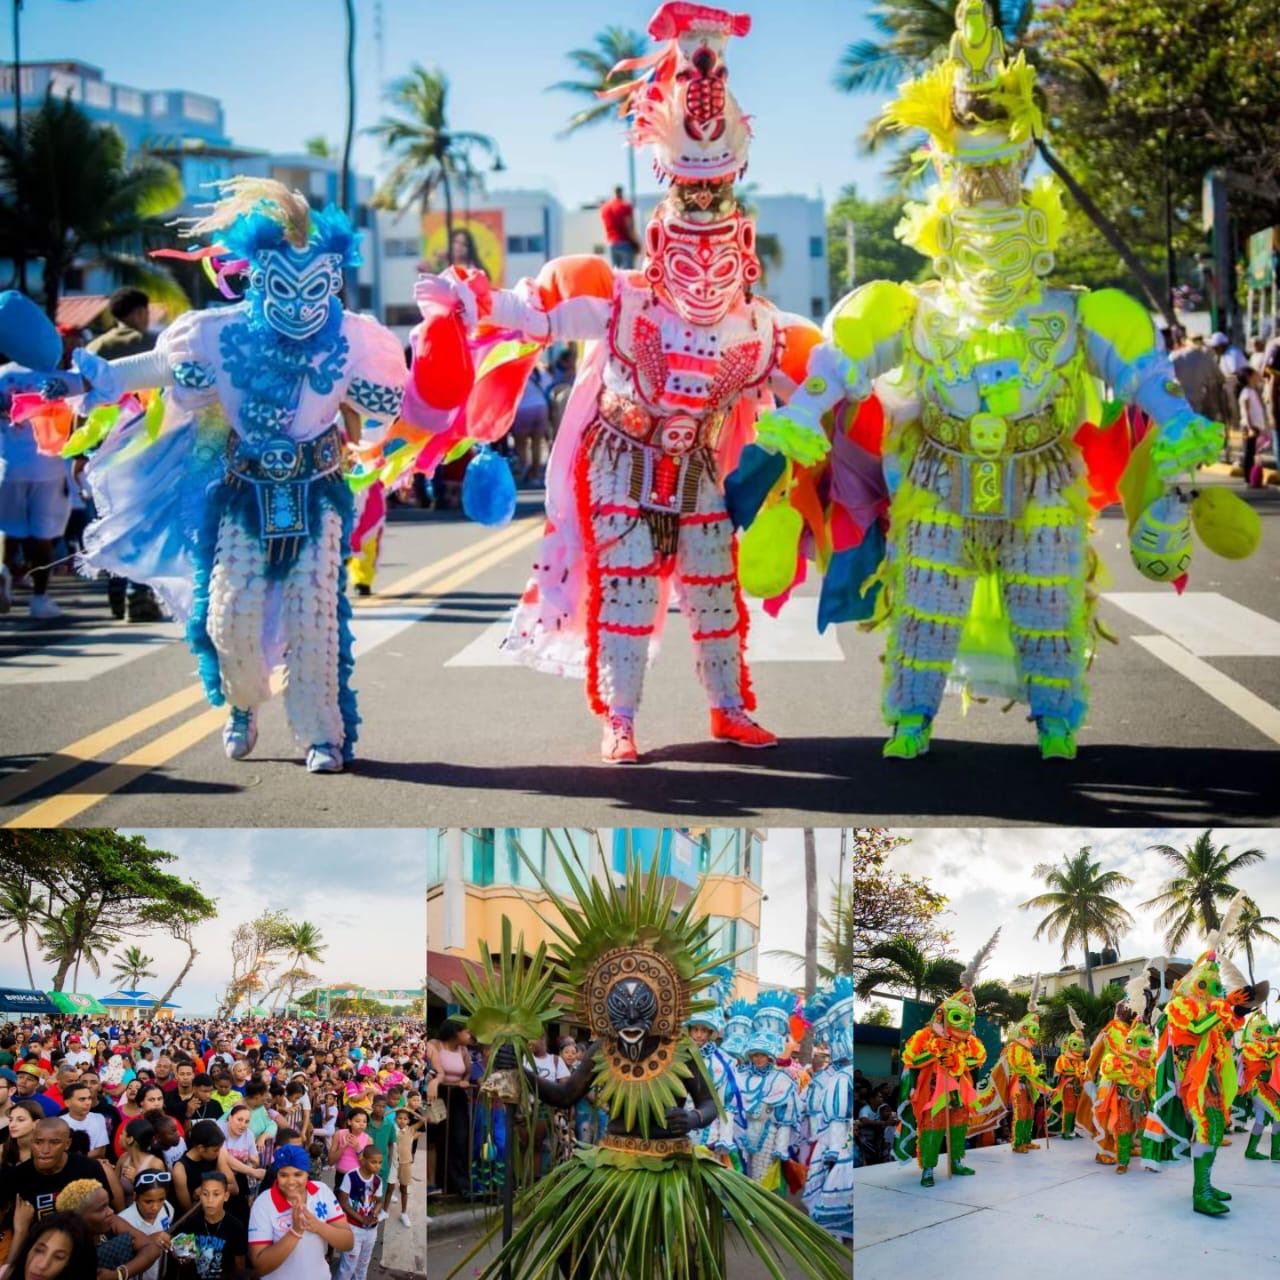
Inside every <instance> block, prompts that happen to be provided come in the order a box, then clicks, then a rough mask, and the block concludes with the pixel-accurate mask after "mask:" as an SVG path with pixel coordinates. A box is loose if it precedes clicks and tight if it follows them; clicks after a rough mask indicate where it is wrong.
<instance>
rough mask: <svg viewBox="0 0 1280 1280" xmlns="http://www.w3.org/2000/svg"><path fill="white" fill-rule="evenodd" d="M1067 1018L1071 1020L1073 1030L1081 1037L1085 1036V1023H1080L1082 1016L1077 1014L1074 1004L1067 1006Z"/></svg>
mask: <svg viewBox="0 0 1280 1280" xmlns="http://www.w3.org/2000/svg"><path fill="white" fill-rule="evenodd" d="M1067 1017H1068V1018H1070V1019H1071V1029H1072V1030H1073V1031H1074V1032H1075V1033H1076V1034H1077V1035H1080V1036H1083V1035H1084V1023H1083V1022H1081V1021H1080V1015H1079V1014H1078V1013H1077V1012H1076V1007H1075V1005H1073V1004H1069V1005H1067Z"/></svg>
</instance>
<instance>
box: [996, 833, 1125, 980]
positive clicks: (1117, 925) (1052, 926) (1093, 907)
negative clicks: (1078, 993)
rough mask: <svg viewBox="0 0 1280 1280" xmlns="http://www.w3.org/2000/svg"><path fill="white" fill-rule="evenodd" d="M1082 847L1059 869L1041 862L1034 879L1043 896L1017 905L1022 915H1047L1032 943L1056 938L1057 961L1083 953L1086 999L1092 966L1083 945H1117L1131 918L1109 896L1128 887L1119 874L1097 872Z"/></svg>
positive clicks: (1067, 857) (1064, 858)
mask: <svg viewBox="0 0 1280 1280" xmlns="http://www.w3.org/2000/svg"><path fill="white" fill-rule="evenodd" d="M1101 866H1102V864H1101V863H1100V862H1095V861H1094V860H1093V853H1092V851H1091V850H1090V849H1089V847H1088V846H1087V845H1086V846H1085V847H1084V848H1083V849H1081V850H1080V852H1079V853H1077V854H1074V855H1071V854H1064V855H1063V858H1062V861H1061V863H1059V864H1057V865H1056V866H1055V865H1054V864H1053V863H1049V862H1042V863H1040V864H1039V865H1038V866H1037V867H1036V868H1035V870H1034V874H1035V875H1036V876H1038V877H1039V878H1040V879H1041V880H1043V881H1044V883H1045V887H1046V888H1047V889H1048V892H1047V893H1039V894H1037V895H1036V896H1035V897H1034V898H1029V899H1028V900H1027V901H1026V902H1022V903H1019V904H1018V905H1019V906H1020V907H1021V908H1022V909H1023V910H1024V911H1048V913H1049V914H1048V915H1047V916H1045V918H1044V919H1043V920H1041V921H1040V924H1039V926H1038V927H1037V928H1036V931H1035V937H1036V938H1037V939H1039V937H1040V936H1041V934H1046V935H1047V936H1048V938H1049V940H1050V941H1051V942H1052V941H1053V940H1054V939H1055V938H1057V937H1058V935H1059V934H1061V935H1062V958H1063V960H1066V959H1067V957H1068V955H1069V954H1070V951H1071V948H1072V947H1075V946H1080V947H1082V948H1083V949H1084V974H1085V982H1086V984H1087V985H1088V988H1089V994H1090V995H1092V994H1093V965H1092V964H1091V963H1090V960H1089V939H1090V938H1097V939H1099V940H1100V941H1102V942H1108V943H1110V944H1111V945H1112V946H1118V945H1119V939H1120V933H1121V931H1122V930H1123V929H1125V928H1128V927H1130V926H1131V925H1132V924H1133V917H1132V916H1131V915H1130V914H1129V913H1128V912H1127V911H1126V910H1125V909H1124V908H1123V907H1122V906H1121V905H1120V904H1119V903H1118V902H1117V901H1116V900H1115V899H1114V898H1112V897H1111V896H1110V894H1112V893H1114V892H1115V890H1117V889H1127V888H1128V887H1129V886H1130V885H1131V884H1132V883H1133V881H1132V880H1130V879H1129V877H1128V876H1126V875H1123V874H1122V873H1121V872H1119V871H1102V870H1100V868H1101Z"/></svg>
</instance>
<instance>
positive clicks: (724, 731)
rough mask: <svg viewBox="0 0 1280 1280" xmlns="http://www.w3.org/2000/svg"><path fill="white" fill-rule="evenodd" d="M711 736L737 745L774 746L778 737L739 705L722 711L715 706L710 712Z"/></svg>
mask: <svg viewBox="0 0 1280 1280" xmlns="http://www.w3.org/2000/svg"><path fill="white" fill-rule="evenodd" d="M711 736H712V737H713V738H714V739H715V740H716V741H717V742H732V743H735V744H736V745H737V746H739V747H752V748H754V749H759V748H761V747H776V746H777V745H778V739H777V736H776V735H775V734H772V733H770V732H769V730H768V729H762V728H761V727H760V726H759V725H758V724H756V722H755V721H754V720H753V719H752V718H751V717H750V716H749V715H747V713H746V712H745V711H743V710H742V708H741V707H731V708H730V709H729V710H728V711H722V710H721V709H720V708H719V707H716V708H714V709H713V710H712V712H711Z"/></svg>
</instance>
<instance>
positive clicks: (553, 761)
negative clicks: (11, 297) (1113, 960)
mask: <svg viewBox="0 0 1280 1280" xmlns="http://www.w3.org/2000/svg"><path fill="white" fill-rule="evenodd" d="M1236 483H1237V486H1238V482H1236ZM528 497H529V500H528V501H527V502H525V503H524V504H523V505H522V508H521V511H520V512H519V513H518V515H517V520H516V522H515V523H514V524H513V525H511V526H509V527H508V528H507V529H504V530H498V531H492V530H487V529H483V528H480V527H478V526H476V525H472V524H468V523H466V522H465V521H463V520H462V519H460V518H459V517H456V516H453V515H450V514H437V513H413V514H414V515H416V516H418V518H417V519H410V520H405V521H397V522H396V523H393V525H392V526H391V527H390V528H389V530H388V534H387V538H386V543H385V551H384V559H383V564H382V567H381V570H380V575H379V580H378V592H377V594H376V595H375V596H374V597H373V598H372V599H371V600H369V601H362V602H360V604H359V606H358V608H357V643H358V652H359V654H360V657H359V661H358V665H357V671H356V683H357V686H358V688H359V692H360V700H361V706H360V709H361V714H362V716H363V717H364V725H363V727H362V730H361V738H360V744H359V751H360V759H359V761H358V762H357V764H356V766H355V767H354V768H353V769H352V770H351V771H350V772H348V773H347V774H345V775H342V776H339V777H314V776H310V775H308V774H307V773H306V772H305V770H304V769H303V768H302V765H301V761H300V757H299V754H298V752H297V751H296V750H295V748H294V746H293V744H292V741H291V739H290V736H289V734H288V731H287V728H286V726H285V722H284V715H283V710H282V708H281V706H280V703H279V700H278V699H276V700H274V701H273V702H272V704H270V705H269V706H268V707H267V708H265V710H264V713H263V715H262V724H261V738H260V741H259V745H258V748H257V750H256V752H255V753H254V756H253V758H252V759H250V760H249V761H247V762H243V763H233V762H231V761H228V760H226V759H225V758H224V756H223V754H222V748H221V742H220V739H219V735H218V730H219V729H220V727H221V724H222V720H223V715H222V713H221V712H219V711H212V710H210V709H209V708H207V707H206V705H205V704H204V702H203V699H202V698H201V696H200V692H199V689H198V687H197V686H196V685H195V683H194V664H193V662H192V660H191V658H190V656H189V655H188V653H187V651H186V648H185V646H184V645H183V644H182V643H181V642H180V640H179V639H178V635H177V627H176V626H174V625H172V624H170V625H167V626H165V625H161V626H147V625H138V624H135V625H132V626H130V625H125V624H113V623H111V622H110V620H109V617H108V614H107V608H106V600H105V592H104V590H103V588H102V586H101V585H100V584H98V583H86V582H83V581H81V580H78V579H75V578H71V577H61V578H58V579H56V582H55V588H54V589H55V593H56V598H57V599H58V600H59V601H60V602H61V603H62V604H63V605H64V607H65V608H66V610H67V618H66V625H64V626H60V627H57V628H47V629H41V628H40V625H39V624H35V623H33V622H31V621H30V620H29V619H28V618H27V617H26V607H25V606H26V597H25V595H21V594H20V595H19V596H18V600H17V607H16V609H15V611H14V612H13V613H11V614H10V615H8V616H7V617H0V821H3V822H8V823H11V824H21V825H40V826H51V825H57V824H60V823H73V824H81V825H128V826H148V827H149V826H156V827H159V826H172V825H181V826H219V827H221V826H246V825H255V826H295V825H334V826H351V827H363V826H379V825H396V826H410V825H419V824H421V825H441V826H446V825H469V824H474V823H480V824H482V825H486V826H492V825H519V826H528V825H545V824H550V825H562V824H568V825H583V826H598V825H601V824H602V823H605V822H608V821H610V820H613V821H617V822H622V821H625V822H626V823H627V824H629V825H642V824H645V823H671V822H677V823H679V824H686V823H692V822H701V821H714V822H720V823H729V824H732V823H750V824H753V825H764V826H794V825H828V824H830V825H836V824H845V823H855V824H856V823H858V822H870V821H873V820H874V821H876V822H883V823H890V824H893V825H901V826H911V825H932V824H939V825H965V824H978V825H983V824H989V823H1014V824H1026V823H1055V824H1071V825H1099V824H1100V825H1128V824H1142V825H1145V824H1148V823H1152V824H1158V825H1165V824H1187V825H1196V824H1210V823H1212V824H1230V823H1247V824H1251V825H1254V824H1257V823H1258V822H1260V821H1263V822H1265V821H1269V820H1272V819H1275V818H1276V817H1277V815H1278V814H1280V756H1278V755H1277V746H1278V745H1280V491H1277V490H1274V489H1272V490H1267V491H1264V492H1262V493H1259V494H1253V495H1249V497H1250V501H1252V502H1253V503H1254V504H1255V505H1256V506H1257V507H1258V509H1259V511H1260V513H1261V514H1262V516H1263V524H1264V533H1263V545H1262V548H1261V550H1260V551H1259V552H1258V554H1257V555H1255V556H1254V557H1253V558H1252V559H1251V560H1248V561H1244V562H1230V561H1225V560H1221V559H1218V558H1217V557H1214V556H1212V555H1210V554H1209V553H1208V552H1206V551H1204V550H1203V549H1201V550H1200V552H1199V555H1198V558H1197V561H1196V566H1195V568H1194V570H1193V575H1192V582H1191V586H1190V588H1189V590H1188V592H1187V594H1185V595H1184V596H1182V597H1181V598H1177V597H1176V596H1175V595H1174V593H1173V592H1172V590H1171V589H1170V588H1168V587H1160V586H1157V585H1155V584H1152V583H1148V582H1146V581H1144V580H1143V579H1142V578H1140V577H1139V576H1138V575H1137V573H1136V572H1135V571H1134V570H1133V569H1132V567H1131V566H1130V564H1129V561H1128V556H1127V554H1126V552H1125V550H1124V547H1123V524H1122V521H1121V518H1120V517H1119V515H1118V514H1113V515H1109V516H1106V517H1104V518H1103V520H1102V521H1101V523H1100V528H1099V532H1098V535H1097V540H1096V543H1097V549H1098V552H1099V554H1100V555H1101V557H1102V559H1103V561H1104V563H1105V564H1106V566H1107V568H1108V570H1109V571H1110V576H1111V582H1110V585H1108V586H1106V587H1105V592H1106V595H1105V596H1104V600H1103V604H1102V606H1101V615H1100V616H1101V617H1102V619H1103V621H1104V622H1105V623H1106V625H1107V626H1108V627H1109V628H1110V629H1111V630H1112V631H1113V632H1114V633H1115V634H1116V636H1117V637H1118V639H1119V641H1120V643H1119V644H1118V645H1117V646H1112V645H1104V646H1103V651H1102V652H1101V653H1100V654H1099V655H1098V659H1097V661H1096V663H1095V665H1094V671H1093V676H1092V705H1093V709H1092V711H1091V714H1090V717H1089V721H1088V724H1087V726H1086V727H1085V729H1084V730H1083V732H1082V733H1081V736H1080V753H1079V758H1078V759H1077V760H1076V761H1074V762H1072V763H1065V762H1053V763H1044V762H1041V761H1040V759H1039V756H1038V753H1037V751H1036V748H1035V735H1034V731H1033V727H1032V726H1031V725H1029V724H1028V723H1027V722H1026V721H1025V720H1024V719H1023V717H1022V715H1021V714H1019V713H1018V712H1017V711H1011V712H1008V713H1005V712H1003V711H1002V710H1001V708H1000V707H998V706H995V705H977V706H974V707H971V708H970V709H969V711H968V713H967V714H965V713H963V712H962V709H961V707H960V705H959V702H958V700H955V699H949V700H948V701H947V703H946V704H945V705H944V709H943V711H942V713H941V715H940V716H939V719H938V723H937V726H936V730H935V736H934V745H933V750H932V752H931V754H930V755H929V756H928V757H926V758H924V759H922V760H919V761H916V762H913V763H904V762H885V761H883V760H882V759H881V758H880V746H881V742H882V741H883V729H882V726H881V724H880V720H879V714H878V709H877V700H878V693H879V686H880V662H879V658H880V653H881V649H882V645H883V638H882V636H881V635H880V634H866V633H863V632H860V631H859V630H858V629H857V628H856V627H852V626H846V627H842V628H839V629H838V630H839V634H838V635H836V634H835V633H834V632H831V631H829V632H828V633H827V635H826V636H825V637H822V638H819V637H817V635H816V631H815V629H814V627H813V617H814V608H815V604H816V600H815V598H814V596H813V595H811V594H809V595H804V594H802V595H801V596H800V597H798V598H797V599H796V600H795V601H793V602H792V604H791V605H789V606H788V608H787V609H786V610H785V611H784V614H783V617H782V618H781V619H780V620H778V621H776V622H775V621H772V620H770V619H767V618H764V617H762V616H758V617H757V618H756V619H755V620H754V623H753V630H752V646H753V653H754V654H755V658H754V661H753V671H754V679H755V684H756V689H757V692H758V695H759V701H760V711H759V718H760V719H761V721H762V722H763V723H765V724H766V725H767V726H768V727H770V728H772V729H773V730H774V731H775V732H777V733H778V734H779V735H780V736H781V737H782V739H783V741H782V744H781V746H780V747H779V748H778V749H777V750H775V751H766V752H744V751H741V750H739V749H736V748H733V747H731V746H728V745H723V744H714V743H711V742H709V741H708V740H707V739H706V736H705V735H706V712H705V709H704V705H703V700H702V697H701V691H700V690H699V688H698V685H697V681H696V678H695V676H694V672H693V663H692V653H691V647H690V645H689V642H688V639H687V632H686V630H685V627H684V624H683V621H682V620H681V619H679V618H673V619H672V625H671V626H670V627H669V628H668V635H667V639H666V640H665V642H664V648H663V651H662V653H661V655H660V656H659V659H658V661H657V663H656V664H655V666H654V668H653V670H652V671H651V672H650V675H649V680H648V686H647V689H646V693H645V701H644V705H643V708H642V714H641V717H640V719H639V722H638V733H639V737H640V745H641V748H642V750H644V751H645V752H646V756H645V763H644V764H643V765H641V766H640V767H638V768H631V769H618V768H610V767H607V766H604V765H601V764H600V763H599V761H598V758H597V754H596V753H597V749H598V729H597V726H596V723H595V721H594V720H593V719H592V717H591V716H590V714H589V712H588V710H587V707H586V703H585V700H584V698H583V694H582V691H581V688H580V687H579V686H577V685H576V684H574V683H572V682H570V681H567V680H560V679H555V678H552V677H548V676H541V675H537V674H535V673H533V672H530V671H528V670H526V669H524V668H521V667H516V666H513V665H511V664H510V663H508V662H507V661H505V660H504V658H503V656H502V655H501V654H499V652H498V650H497V641H498V638H499V636H500V633H501V629H502V623H503V620H504V619H505V618H506V617H507V616H508V614H509V612H510V610H511V609H512V608H513V606H514V604H515V602H516V600H517V598H518V596H519V593H520V591H521V589H522V588H523V585H524V582H525V578H526V575H527V571H528V566H529V564H530V562H531V559H532V556H533V550H534V546H535V544H536V540H537V535H538V529H539V528H540V523H541V521H540V512H539V509H538V505H537V502H536V500H535V496H534V495H528Z"/></svg>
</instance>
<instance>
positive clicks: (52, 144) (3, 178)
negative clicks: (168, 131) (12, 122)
mask: <svg viewBox="0 0 1280 1280" xmlns="http://www.w3.org/2000/svg"><path fill="white" fill-rule="evenodd" d="M22 135H23V136H22V139H21V143H19V139H18V137H17V135H16V134H15V132H14V130H13V129H10V128H0V257H8V258H12V257H14V256H15V255H14V252H13V247H14V245H15V244H16V243H17V241H18V240H19V238H21V239H22V241H23V243H24V245H25V249H26V255H27V257H28V258H38V259H40V260H41V261H42V262H43V264H44V305H45V310H46V311H47V312H48V314H49V316H50V317H51V318H52V317H55V316H56V315H57V311H58V297H59V295H60V294H61V292H62V287H63V284H64V282H65V280H66V277H67V273H68V272H69V271H70V270H71V269H72V267H73V266H76V265H77V264H80V263H92V264H94V265H97V266H101V267H103V268H105V269H106V270H108V271H110V272H111V273H112V274H113V275H114V276H116V277H118V278H119V279H121V280H123V281H125V282H127V283H130V284H137V285H140V286H141V287H143V288H144V289H146V290H147V292H148V293H149V294H150V295H151V297H152V300H153V301H158V302H163V303H165V304H166V305H168V306H170V307H171V308H181V307H185V306H186V305H187V302H186V296H185V294H183V293H182V291H181V289H179V288H178V285H177V283H176V282H175V280H174V277H173V275H172V274H171V273H170V272H169V270H168V269H167V268H165V267H163V266H160V265H159V264H157V263H155V262H154V261H152V260H151V259H149V258H148V257H147V256H146V251H147V250H148V249H151V248H156V247H159V246H161V245H168V244H171V243H172V241H173V235H172V233H171V231H170V230H169V229H168V228H167V227H165V225H164V223H163V222H162V221H161V218H162V216H163V215H164V214H166V213H168V212H169V211H170V210H172V209H174V208H175V207H176V206H177V205H178V204H179V203H180V202H181V200H182V180H181V178H180V177H179V176H178V171H177V170H176V169H175V168H173V166H172V165H169V164H165V163H164V162H163V161H161V160H157V159H156V158H155V157H153V156H148V155H142V156H139V157H137V158H135V159H134V160H133V161H131V162H129V163H126V160H125V156H126V148H125V142H124V139H123V138H122V137H121V136H120V134H119V132H117V130H115V129H114V128H112V127H111V126H109V125H103V124H96V123H95V122H94V121H92V120H91V119H90V118H89V117H88V116H87V115H86V114H85V113H84V112H83V111H82V110H81V109H80V108H79V107H78V106H77V105H76V104H75V103H74V102H72V101H71V100H70V99H69V98H68V99H55V98H54V97H53V96H52V94H50V95H47V96H46V97H45V100H44V102H43V103H42V104H41V106H40V107H39V109H38V110H36V111H34V112H32V113H31V114H30V115H24V116H23V123H22ZM18 190H21V192H22V212H21V214H19V212H18V207H17V200H16V198H15V197H16V193H17V191H18Z"/></svg>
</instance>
